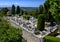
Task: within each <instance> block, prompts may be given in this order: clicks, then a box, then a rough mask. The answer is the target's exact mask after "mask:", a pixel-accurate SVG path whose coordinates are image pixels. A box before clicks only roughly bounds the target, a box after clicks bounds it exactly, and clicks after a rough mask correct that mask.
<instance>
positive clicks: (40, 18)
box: [37, 14, 45, 31]
mask: <svg viewBox="0 0 60 42" xmlns="http://www.w3.org/2000/svg"><path fill="white" fill-rule="evenodd" d="M44 27H45V20H44V14H40V15H39V16H38V22H37V29H38V30H40V31H43V30H44Z"/></svg>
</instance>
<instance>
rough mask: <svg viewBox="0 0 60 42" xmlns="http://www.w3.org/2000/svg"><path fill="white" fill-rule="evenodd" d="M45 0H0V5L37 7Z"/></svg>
mask: <svg viewBox="0 0 60 42" xmlns="http://www.w3.org/2000/svg"><path fill="white" fill-rule="evenodd" d="M44 2H45V0H0V7H11V6H12V4H14V5H15V6H17V5H19V6H20V7H39V5H41V4H43V3H44Z"/></svg>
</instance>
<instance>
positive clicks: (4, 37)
mask: <svg viewBox="0 0 60 42" xmlns="http://www.w3.org/2000/svg"><path fill="white" fill-rule="evenodd" d="M23 40H24V39H23V38H22V30H21V29H17V28H15V27H13V26H11V25H10V24H9V23H8V22H7V21H0V42H24V41H23Z"/></svg>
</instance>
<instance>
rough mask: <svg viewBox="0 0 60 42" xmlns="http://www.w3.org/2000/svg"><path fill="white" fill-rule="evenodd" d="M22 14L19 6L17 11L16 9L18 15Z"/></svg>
mask: <svg viewBox="0 0 60 42" xmlns="http://www.w3.org/2000/svg"><path fill="white" fill-rule="evenodd" d="M19 13H20V7H19V6H17V9H16V14H19Z"/></svg>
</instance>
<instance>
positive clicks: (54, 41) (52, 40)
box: [44, 36, 60, 42]
mask: <svg viewBox="0 0 60 42" xmlns="http://www.w3.org/2000/svg"><path fill="white" fill-rule="evenodd" d="M44 39H45V40H44V42H60V38H57V37H53V36H46V37H45V38H44Z"/></svg>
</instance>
